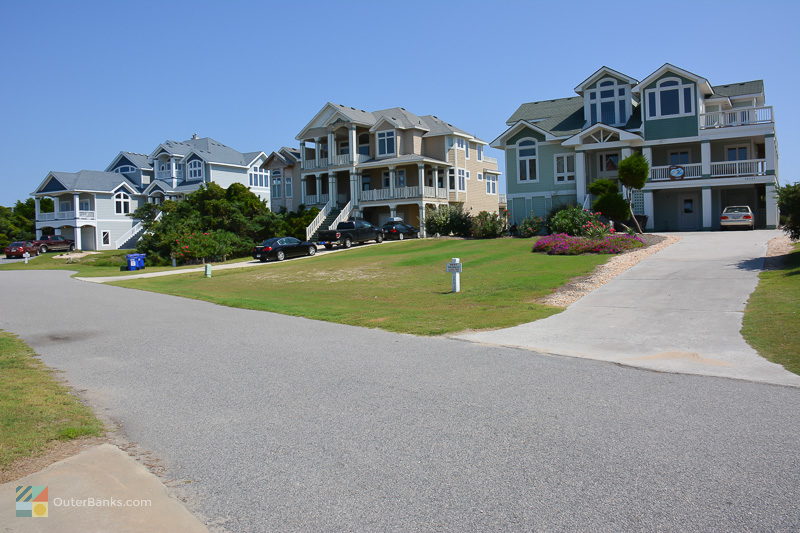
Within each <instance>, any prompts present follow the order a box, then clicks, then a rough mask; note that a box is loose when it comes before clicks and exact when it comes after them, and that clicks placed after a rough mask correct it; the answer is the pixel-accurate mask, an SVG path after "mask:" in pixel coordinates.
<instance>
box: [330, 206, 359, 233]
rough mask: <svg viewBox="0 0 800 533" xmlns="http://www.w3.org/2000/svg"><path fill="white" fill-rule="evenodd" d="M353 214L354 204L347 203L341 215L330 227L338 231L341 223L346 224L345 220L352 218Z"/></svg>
mask: <svg viewBox="0 0 800 533" xmlns="http://www.w3.org/2000/svg"><path fill="white" fill-rule="evenodd" d="M352 212H353V202H347V204H345V206H344V207H343V208H342V212H341V213H339V215H338V216H337V217H336V218H334V219H333V222H331V224H330V226H328V227H329V228H333V229H336V226H338V225H339V222H344V221H345V220H347V219H348V218H350V213H352Z"/></svg>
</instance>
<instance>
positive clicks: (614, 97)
mask: <svg viewBox="0 0 800 533" xmlns="http://www.w3.org/2000/svg"><path fill="white" fill-rule="evenodd" d="M586 95H587V96H588V99H586V100H584V106H588V117H589V124H590V125H591V124H596V123H597V122H603V123H604V124H608V125H609V126H622V125H624V124H625V123H626V122H627V121H628V118H629V113H628V108H629V104H628V101H629V97H628V86H627V85H622V86H620V85H619V84H618V83H617V80H615V79H611V78H605V79H602V80H600V82H599V83H598V84H597V85H596V86H595V88H594V89H591V90H588V91H586Z"/></svg>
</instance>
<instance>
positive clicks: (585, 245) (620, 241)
mask: <svg viewBox="0 0 800 533" xmlns="http://www.w3.org/2000/svg"><path fill="white" fill-rule="evenodd" d="M642 246H644V241H643V240H642V239H641V237H639V236H638V235H628V234H623V233H617V234H613V235H606V236H604V237H600V238H590V237H576V236H572V235H567V234H566V233H554V234H553V235H548V236H547V237H542V238H541V239H539V240H538V241H536V244H534V245H533V251H534V252H543V253H547V254H549V255H581V254H618V253H622V252H627V251H628V250H632V249H634V248H641V247H642Z"/></svg>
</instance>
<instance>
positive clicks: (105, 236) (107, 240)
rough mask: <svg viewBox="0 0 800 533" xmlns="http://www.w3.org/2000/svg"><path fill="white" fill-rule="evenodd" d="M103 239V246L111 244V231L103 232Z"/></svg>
mask: <svg viewBox="0 0 800 533" xmlns="http://www.w3.org/2000/svg"><path fill="white" fill-rule="evenodd" d="M102 239H103V246H108V245H109V244H111V233H110V232H108V231H104V232H103V233H102Z"/></svg>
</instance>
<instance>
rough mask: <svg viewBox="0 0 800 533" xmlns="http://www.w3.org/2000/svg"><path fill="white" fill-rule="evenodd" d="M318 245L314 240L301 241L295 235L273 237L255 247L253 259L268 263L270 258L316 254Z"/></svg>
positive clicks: (280, 259) (277, 259) (278, 258)
mask: <svg viewBox="0 0 800 533" xmlns="http://www.w3.org/2000/svg"><path fill="white" fill-rule="evenodd" d="M316 253H317V246H316V245H315V244H314V243H313V242H308V241H305V242H304V241H301V240H300V239H295V238H294V237H273V238H271V239H267V240H266V241H264V242H262V243H261V244H260V245H258V246H256V247H255V248H253V259H259V260H260V261H261V262H262V263H266V262H267V261H269V260H270V259H274V260H276V261H283V260H284V259H286V258H287V257H298V256H301V255H314V254H316Z"/></svg>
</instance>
